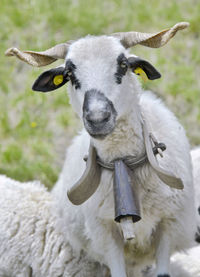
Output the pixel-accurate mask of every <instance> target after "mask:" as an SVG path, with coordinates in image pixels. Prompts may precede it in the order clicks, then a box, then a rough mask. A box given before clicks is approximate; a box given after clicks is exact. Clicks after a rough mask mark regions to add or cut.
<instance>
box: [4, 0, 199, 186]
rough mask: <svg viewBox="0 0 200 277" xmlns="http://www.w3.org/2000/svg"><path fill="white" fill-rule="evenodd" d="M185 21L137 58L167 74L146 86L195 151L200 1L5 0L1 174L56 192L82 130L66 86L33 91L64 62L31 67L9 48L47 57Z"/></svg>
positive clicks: (137, 50) (142, 49)
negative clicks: (80, 43) (94, 38)
mask: <svg viewBox="0 0 200 277" xmlns="http://www.w3.org/2000/svg"><path fill="white" fill-rule="evenodd" d="M179 21H188V22H190V28H188V29H186V30H184V31H181V32H179V33H178V34H177V35H176V36H175V37H174V38H173V39H172V40H171V41H170V42H169V43H168V44H167V45H166V46H164V47H163V48H160V49H150V48H145V47H143V46H136V47H134V48H133V49H132V50H131V51H132V52H133V53H135V54H136V55H138V56H141V57H142V58H144V59H147V60H148V61H150V62H151V63H152V64H153V65H154V66H155V67H156V68H157V69H158V70H159V71H160V72H161V74H162V78H161V79H160V80H156V81H153V82H150V81H149V82H147V83H145V84H143V86H144V88H145V89H151V90H153V91H154V92H155V93H156V94H157V95H158V96H159V97H161V98H162V99H163V100H164V101H165V103H166V105H167V106H168V107H169V108H170V109H171V110H173V111H174V112H175V114H176V116H177V117H178V118H179V120H180V121H181V123H182V124H183V125H184V127H185V129H186V132H187V135H188V137H189V139H190V143H191V145H192V146H195V145H197V144H200V131H199V130H200V1H199V0H179V1H177V0H170V1H166V0H159V1H158V0H151V1H146V0H125V1H120V0H99V1H94V0H82V1H81V0H42V1H41V0H9V1H8V0H1V3H0V174H6V175H7V176H9V177H12V178H14V179H17V180H21V181H27V180H33V179H37V180H40V181H41V182H42V183H44V184H45V185H46V186H47V187H48V188H51V187H52V185H53V184H54V183H55V181H56V180H57V177H58V174H59V172H60V170H61V167H62V163H63V160H64V155H65V148H66V147H67V146H68V145H69V144H70V141H71V139H72V137H73V136H74V135H75V134H77V133H78V131H79V130H80V129H81V123H80V122H79V120H78V119H77V118H76V116H75V115H74V113H73V111H72V110H71V107H70V105H69V102H68V96H67V91H66V86H65V87H62V88H60V89H59V90H57V91H55V92H50V93H47V94H42V93H39V92H33V91H32V90H31V87H32V84H33V82H34V81H35V79H36V78H37V76H38V75H39V74H40V73H41V72H43V71H45V70H47V69H49V68H51V67H55V66H57V65H59V64H60V63H61V61H58V62H56V63H55V64H54V65H53V66H52V65H51V66H48V67H45V68H42V69H38V68H32V67H31V66H29V65H27V64H24V63H22V62H20V61H19V60H17V59H15V58H6V57H4V52H5V50H6V49H7V48H9V47H12V46H15V47H18V48H20V49H21V50H36V51H42V50H45V49H47V48H50V47H52V46H53V45H55V44H57V43H61V42H65V41H67V40H70V39H76V38H80V37H82V36H85V35H87V34H94V35H100V34H109V33H112V32H119V31H130V30H134V31H143V32H157V31H160V30H162V29H165V28H168V27H171V26H173V25H174V24H175V23H177V22H179ZM183 151H184V149H183Z"/></svg>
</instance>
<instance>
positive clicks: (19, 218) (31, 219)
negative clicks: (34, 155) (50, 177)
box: [0, 175, 104, 277]
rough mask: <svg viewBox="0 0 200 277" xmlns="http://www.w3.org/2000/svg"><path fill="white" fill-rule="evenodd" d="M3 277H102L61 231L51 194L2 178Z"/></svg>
mask: <svg viewBox="0 0 200 277" xmlns="http://www.w3.org/2000/svg"><path fill="white" fill-rule="evenodd" d="M0 192H1V193H0V277H8V276H9V277H41V276H43V277H55V276H63V277H72V276H74V277H88V276H91V277H96V276H98V277H102V276H104V273H103V271H102V270H101V268H100V266H99V265H97V264H95V263H94V262H91V261H90V260H89V259H88V258H87V257H86V255H85V254H83V253H81V254H77V253H74V251H73V249H72V247H71V246H70V244H69V242H68V241H67V240H66V239H65V234H63V233H61V232H59V230H58V229H57V223H56V222H57V220H56V218H55V215H54V212H53V210H52V207H53V206H54V205H53V201H52V196H51V193H49V192H47V191H46V189H45V188H44V187H43V186H42V185H40V184H39V183H36V182H30V183H20V182H17V181H14V180H11V179H10V178H7V177H5V176H2V175H0Z"/></svg>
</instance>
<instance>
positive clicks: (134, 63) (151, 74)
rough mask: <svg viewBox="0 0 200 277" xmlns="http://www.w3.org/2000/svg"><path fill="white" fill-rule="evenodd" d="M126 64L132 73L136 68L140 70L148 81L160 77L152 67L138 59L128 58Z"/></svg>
mask: <svg viewBox="0 0 200 277" xmlns="http://www.w3.org/2000/svg"><path fill="white" fill-rule="evenodd" d="M128 62H129V66H130V68H131V69H132V71H133V72H134V71H135V70H136V69H137V68H141V69H142V70H143V71H144V72H145V73H146V75H147V77H148V79H149V80H155V79H158V78H160V77H161V74H160V72H158V71H157V70H156V69H155V67H154V66H153V65H151V64H150V63H149V62H147V61H145V60H142V59H140V58H139V57H129V58H128Z"/></svg>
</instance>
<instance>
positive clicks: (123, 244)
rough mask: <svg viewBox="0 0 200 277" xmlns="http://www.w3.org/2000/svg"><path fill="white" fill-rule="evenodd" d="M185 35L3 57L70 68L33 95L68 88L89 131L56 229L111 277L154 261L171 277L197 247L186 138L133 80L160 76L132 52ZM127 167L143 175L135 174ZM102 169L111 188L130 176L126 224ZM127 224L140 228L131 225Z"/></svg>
mask: <svg viewBox="0 0 200 277" xmlns="http://www.w3.org/2000/svg"><path fill="white" fill-rule="evenodd" d="M187 26H188V24H187V23H184V22H182V23H178V24H176V25H175V26H174V27H172V28H170V29H167V30H164V31H162V32H159V33H157V34H146V33H138V32H127V33H114V34H112V35H107V36H106V35H104V36H87V37H85V38H81V39H79V40H77V41H69V42H67V43H63V44H59V45H56V46H55V47H52V48H50V49H48V50H46V51H43V52H33V51H25V52H21V51H20V50H18V49H16V48H11V49H9V50H7V52H6V55H7V56H16V57H18V58H19V59H21V60H22V61H24V62H27V63H29V64H30V65H33V66H45V65H47V64H50V63H52V62H54V61H56V60H57V59H65V64H64V65H61V66H59V67H57V68H55V69H51V70H48V71H46V72H44V73H43V74H41V75H40V76H39V78H38V79H37V80H36V81H35V83H34V85H33V90H36V91H42V92H48V91H52V90H55V89H57V88H59V87H61V86H63V85H64V84H66V83H67V82H68V83H69V90H68V91H69V97H70V101H71V104H72V107H73V109H74V110H75V112H76V113H77V114H78V115H79V117H80V119H81V120H82V121H83V124H84V130H83V131H82V132H81V134H80V135H79V136H78V137H76V138H75V140H74V142H73V144H72V145H71V147H70V148H69V149H68V151H67V155H66V159H65V163H64V167H63V170H62V172H61V174H60V177H59V180H58V182H57V183H56V185H55V187H54V189H53V191H52V197H53V199H54V200H53V203H54V204H55V203H56V205H55V210H57V216H56V220H57V221H58V223H57V224H58V227H59V228H60V232H61V233H63V234H66V238H67V240H68V241H70V242H71V245H72V247H73V249H74V251H76V253H79V252H81V251H82V250H84V251H86V252H87V254H88V256H89V257H92V258H94V259H95V260H96V261H98V262H99V263H101V264H105V265H106V266H108V268H109V269H110V272H111V276H112V277H126V276H137V277H139V276H142V275H141V274H142V273H141V267H142V266H144V265H145V264H149V263H151V262H152V261H153V260H156V273H155V276H157V277H169V276H170V266H169V261H170V256H171V254H172V253H173V252H174V251H179V250H183V249H186V248H187V247H189V246H190V243H191V241H192V239H193V237H194V233H195V230H196V223H195V220H194V218H195V208H194V206H193V205H191V203H193V182H192V168H191V160H190V153H189V149H190V148H189V144H188V141H187V138H186V136H185V131H184V129H183V127H182V126H181V125H180V123H179V122H178V121H177V119H176V118H175V116H174V115H173V114H172V113H171V112H170V111H169V110H168V109H167V108H166V107H165V106H164V104H163V103H162V102H161V101H160V100H158V99H156V97H155V96H154V95H153V94H152V93H150V92H146V91H143V90H142V88H141V86H140V83H139V81H138V80H137V78H136V76H135V75H134V74H133V73H135V74H137V75H138V74H139V75H141V77H142V78H144V79H145V78H148V79H150V80H154V79H157V78H160V76H161V75H160V73H159V72H158V71H157V70H156V69H155V68H154V67H153V66H152V65H151V64H150V63H149V62H147V61H145V60H143V59H141V58H139V57H136V56H135V55H130V54H129V52H128V48H130V47H132V46H134V45H136V44H141V45H144V46H148V47H154V48H157V47H161V46H162V45H164V44H166V43H167V42H168V41H169V40H170V38H172V37H173V36H174V35H175V34H176V32H177V31H178V30H181V29H184V28H186V27H187ZM155 138H156V139H157V140H158V141H160V142H164V143H165V144H166V146H167V150H166V151H165V152H164V158H162V159H161V157H157V159H156V158H155V156H154V154H153V152H152V146H153V145H152V144H154V145H155V146H156V145H157V146H158V147H157V151H158V152H160V154H161V155H162V151H161V149H160V148H159V147H160V146H159V145H160V144H158V143H157V140H156V139H155ZM88 149H90V150H89V154H88ZM85 155H88V161H87V163H85V161H84V160H85V158H84V157H85ZM128 161H129V163H132V164H133V163H134V164H138V163H139V162H140V165H139V166H138V167H137V168H135V169H134V171H131V172H130V170H129V169H128V168H127V166H126V163H128ZM130 161H131V162H130ZM141 161H142V162H141ZM141 163H142V164H141ZM99 164H101V166H100V165H99ZM129 165H130V164H129ZM105 167H114V174H115V178H114V179H115V181H114V184H115V183H117V181H118V179H117V176H119V175H120V174H119V172H123V173H124V174H125V178H126V183H127V187H128V189H129V191H131V193H127V197H128V196H130V197H132V198H131V201H130V204H131V205H132V206H131V213H130V214H129V212H127V213H126V214H123V209H121V210H120V212H119V214H118V213H117V214H115V213H114V207H115V208H116V207H117V209H118V205H119V204H120V203H118V202H117V199H118V198H117V196H119V197H120V196H121V195H115V194H114V195H115V197H116V198H115V199H114V197H113V170H109V169H107V168H105ZM130 180H131V181H130ZM130 186H131V190H130ZM183 187H184V189H183ZM121 188H122V185H121V183H120V181H119V182H118V189H121ZM116 194H117V193H116ZM132 194H134V195H135V196H133V195H132ZM67 195H68V197H67ZM120 199H122V198H120ZM133 202H134V203H133ZM123 204H124V203H123ZM133 204H136V205H135V206H134V205H133ZM125 206H126V201H125ZM123 208H124V209H125V210H126V208H127V207H123ZM133 208H134V209H135V210H134V211H133ZM134 213H136V214H134ZM115 216H116V218H115V219H116V220H117V221H118V222H115V221H114V217H115ZM126 216H127V217H126ZM141 218H142V219H141ZM124 219H125V220H124ZM130 219H131V220H135V221H138V222H137V223H135V224H130ZM140 219H141V220H140ZM126 220H127V221H126ZM128 221H129V224H127V223H128ZM124 223H125V224H124ZM127 226H128V227H127ZM126 227H127V228H128V231H127V230H126ZM130 234H131V236H130ZM126 238H127V239H131V241H128V240H126Z"/></svg>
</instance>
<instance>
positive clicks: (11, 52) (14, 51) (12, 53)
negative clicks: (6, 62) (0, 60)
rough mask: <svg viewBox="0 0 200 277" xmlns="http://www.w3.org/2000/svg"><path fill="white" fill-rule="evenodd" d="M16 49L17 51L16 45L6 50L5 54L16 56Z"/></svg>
mask: <svg viewBox="0 0 200 277" xmlns="http://www.w3.org/2000/svg"><path fill="white" fill-rule="evenodd" d="M16 51H17V48H15V47H11V48H8V49H7V50H6V51H5V56H7V57H10V56H14V54H15V53H16Z"/></svg>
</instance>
